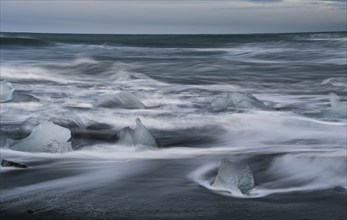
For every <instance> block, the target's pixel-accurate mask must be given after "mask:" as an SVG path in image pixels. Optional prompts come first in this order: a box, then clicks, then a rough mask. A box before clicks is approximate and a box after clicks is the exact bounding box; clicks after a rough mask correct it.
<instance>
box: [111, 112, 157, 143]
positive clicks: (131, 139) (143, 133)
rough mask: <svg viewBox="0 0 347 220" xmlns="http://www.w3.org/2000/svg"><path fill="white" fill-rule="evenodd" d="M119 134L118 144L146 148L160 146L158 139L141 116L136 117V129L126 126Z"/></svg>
mask: <svg viewBox="0 0 347 220" xmlns="http://www.w3.org/2000/svg"><path fill="white" fill-rule="evenodd" d="M117 135H118V144H122V145H127V146H135V147H145V148H155V147H158V144H157V142H156V140H155V139H154V137H153V136H152V134H151V133H150V132H149V131H148V130H147V128H146V127H145V126H144V125H143V124H142V122H141V120H140V119H139V118H137V119H136V127H135V128H134V129H132V128H129V127H125V128H123V129H121V130H119V131H118V132H117Z"/></svg>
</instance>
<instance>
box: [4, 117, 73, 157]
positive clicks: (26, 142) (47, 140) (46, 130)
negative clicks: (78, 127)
mask: <svg viewBox="0 0 347 220" xmlns="http://www.w3.org/2000/svg"><path fill="white" fill-rule="evenodd" d="M70 138H71V132H70V130H69V129H67V128H63V127H61V126H59V125H56V124H54V123H53V122H49V121H44V122H42V123H41V124H39V125H37V126H36V127H35V128H34V129H33V131H32V132H31V134H30V135H29V136H28V137H26V138H24V139H21V140H19V141H15V142H14V143H13V144H11V145H10V149H13V150H18V151H29V152H51V153H63V152H68V151H72V147H71V143H70V142H68V140H69V139H70Z"/></svg>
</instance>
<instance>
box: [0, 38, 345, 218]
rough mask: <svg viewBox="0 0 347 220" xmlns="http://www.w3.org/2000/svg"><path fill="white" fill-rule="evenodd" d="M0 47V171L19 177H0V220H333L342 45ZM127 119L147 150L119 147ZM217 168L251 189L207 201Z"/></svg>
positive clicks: (341, 172) (341, 199)
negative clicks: (0, 96)
mask: <svg viewBox="0 0 347 220" xmlns="http://www.w3.org/2000/svg"><path fill="white" fill-rule="evenodd" d="M0 35H1V41H0V45H1V68H0V70H1V74H0V78H1V80H3V82H5V81H7V82H10V83H11V84H12V87H13V88H14V89H15V90H14V93H13V96H12V99H10V100H6V101H4V102H2V103H1V104H0V107H1V108H0V114H1V120H0V122H1V131H0V132H1V133H0V134H1V136H0V141H1V149H0V152H1V159H6V160H11V161H15V162H18V163H22V164H26V165H28V166H29V167H28V168H13V167H1V172H0V175H1V180H0V183H1V185H0V186H1V188H0V190H1V191H0V192H1V193H0V199H1V209H0V217H1V216H2V217H1V219H346V216H347V213H346V207H347V190H346V189H347V177H346V172H347V167H346V166H347V165H346V164H347V161H346V152H347V151H346V148H347V146H346V144H347V137H346V133H347V119H346V105H347V102H346V100H347V69H346V65H347V51H346V48H347V36H346V32H333V33H299V34H253V35H82V34H34V33H1V34H0ZM2 85H3V84H2ZM1 91H2V92H3V90H1ZM119 92H126V93H131V94H132V95H133V96H134V97H136V98H137V99H138V100H139V101H140V102H141V103H142V104H143V106H145V107H143V108H140V107H128V108H123V107H120V106H115V105H114V103H113V102H112V100H111V101H110V99H112V98H113V97H117V95H119ZM230 94H244V95H245V94H252V96H249V95H247V97H252V100H253V101H254V100H256V102H257V103H258V104H259V103H260V104H259V105H258V107H254V106H253V104H252V103H248V102H246V101H244V100H241V101H240V100H239V101H240V103H246V104H244V105H245V106H244V107H235V106H230V105H228V103H229V102H228V100H229V98H230V97H231V95H230ZM259 106H261V107H259ZM137 118H139V119H140V120H141V122H142V124H143V125H144V126H145V127H146V128H147V129H148V131H149V132H150V133H151V134H152V135H153V137H154V138H155V140H156V142H157V145H158V146H154V147H146V146H142V145H141V144H140V145H141V146H139V145H137V144H129V143H128V142H126V141H120V133H119V130H121V129H123V128H126V127H130V128H134V127H135V119H137ZM45 122H52V123H54V124H55V125H58V126H60V128H61V129H60V130H55V129H50V127H44V129H43V130H41V131H40V132H38V129H36V128H37V127H36V126H38V125H40V124H44V123H45ZM35 130H36V131H35ZM130 130H131V129H130ZM60 131H62V132H63V131H68V133H69V135H68V137H67V138H68V139H69V142H68V143H69V146H70V147H71V148H72V151H71V149H70V150H69V151H68V152H63V153H53V152H47V151H46V152H45V151H44V152H34V151H37V150H33V149H34V148H35V147H36V146H38V145H40V144H42V142H45V141H47V140H48V143H49V146H48V145H47V146H43V147H44V149H48V148H49V147H51V146H57V147H58V148H59V147H61V146H62V145H61V143H58V142H55V141H56V140H58V139H59V138H60V137H61V136H64V135H63V134H61V132H60ZM122 131H127V129H123V130H122ZM63 133H64V132H63ZM29 135H30V136H29ZM142 135H144V134H142ZM28 136H29V137H32V136H35V138H31V140H30V141H28V140H29V139H26V138H27V137H28ZM58 136H59V137H58ZM52 137H53V138H52ZM62 138H66V137H65V136H64V137H62ZM141 138H144V139H146V138H147V137H146V135H144V136H141ZM21 139H23V140H21ZM39 139H40V140H39ZM59 140H60V139H59ZM126 140H128V139H126ZM50 141H51V142H50ZM18 143H19V144H18ZM55 144H56V145H55ZM19 145H20V146H24V147H18V146H19ZM18 149H20V150H18ZM58 151H59V150H58ZM223 159H227V160H229V161H231V162H233V163H242V164H247V166H249V169H250V170H251V172H252V174H253V177H247V176H246V177H245V178H254V183H255V186H254V188H253V189H252V190H250V191H248V192H247V193H239V192H236V191H237V190H236V191H234V190H229V191H228V190H226V191H225V190H220V189H216V188H215V187H214V186H213V182H214V180H215V178H216V175H217V172H218V167H219V166H220V164H221V161H222V160H223ZM232 172H237V171H232ZM232 175H233V174H232ZM237 175H244V174H237Z"/></svg>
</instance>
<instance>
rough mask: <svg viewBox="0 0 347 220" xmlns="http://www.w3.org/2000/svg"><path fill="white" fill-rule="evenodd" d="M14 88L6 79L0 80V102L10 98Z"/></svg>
mask: <svg viewBox="0 0 347 220" xmlns="http://www.w3.org/2000/svg"><path fill="white" fill-rule="evenodd" d="M13 91H14V88H13V87H12V84H11V83H10V82H7V81H6V80H2V81H0V102H7V101H9V100H11V99H12V94H13Z"/></svg>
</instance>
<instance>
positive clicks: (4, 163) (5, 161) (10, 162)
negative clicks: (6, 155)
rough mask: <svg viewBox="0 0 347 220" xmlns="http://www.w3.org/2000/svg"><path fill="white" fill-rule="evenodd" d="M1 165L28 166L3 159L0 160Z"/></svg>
mask: <svg viewBox="0 0 347 220" xmlns="http://www.w3.org/2000/svg"><path fill="white" fill-rule="evenodd" d="M1 166H2V167H16V168H27V167H28V166H27V165H25V164H21V163H17V162H14V161H10V160H5V159H2V160H1Z"/></svg>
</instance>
